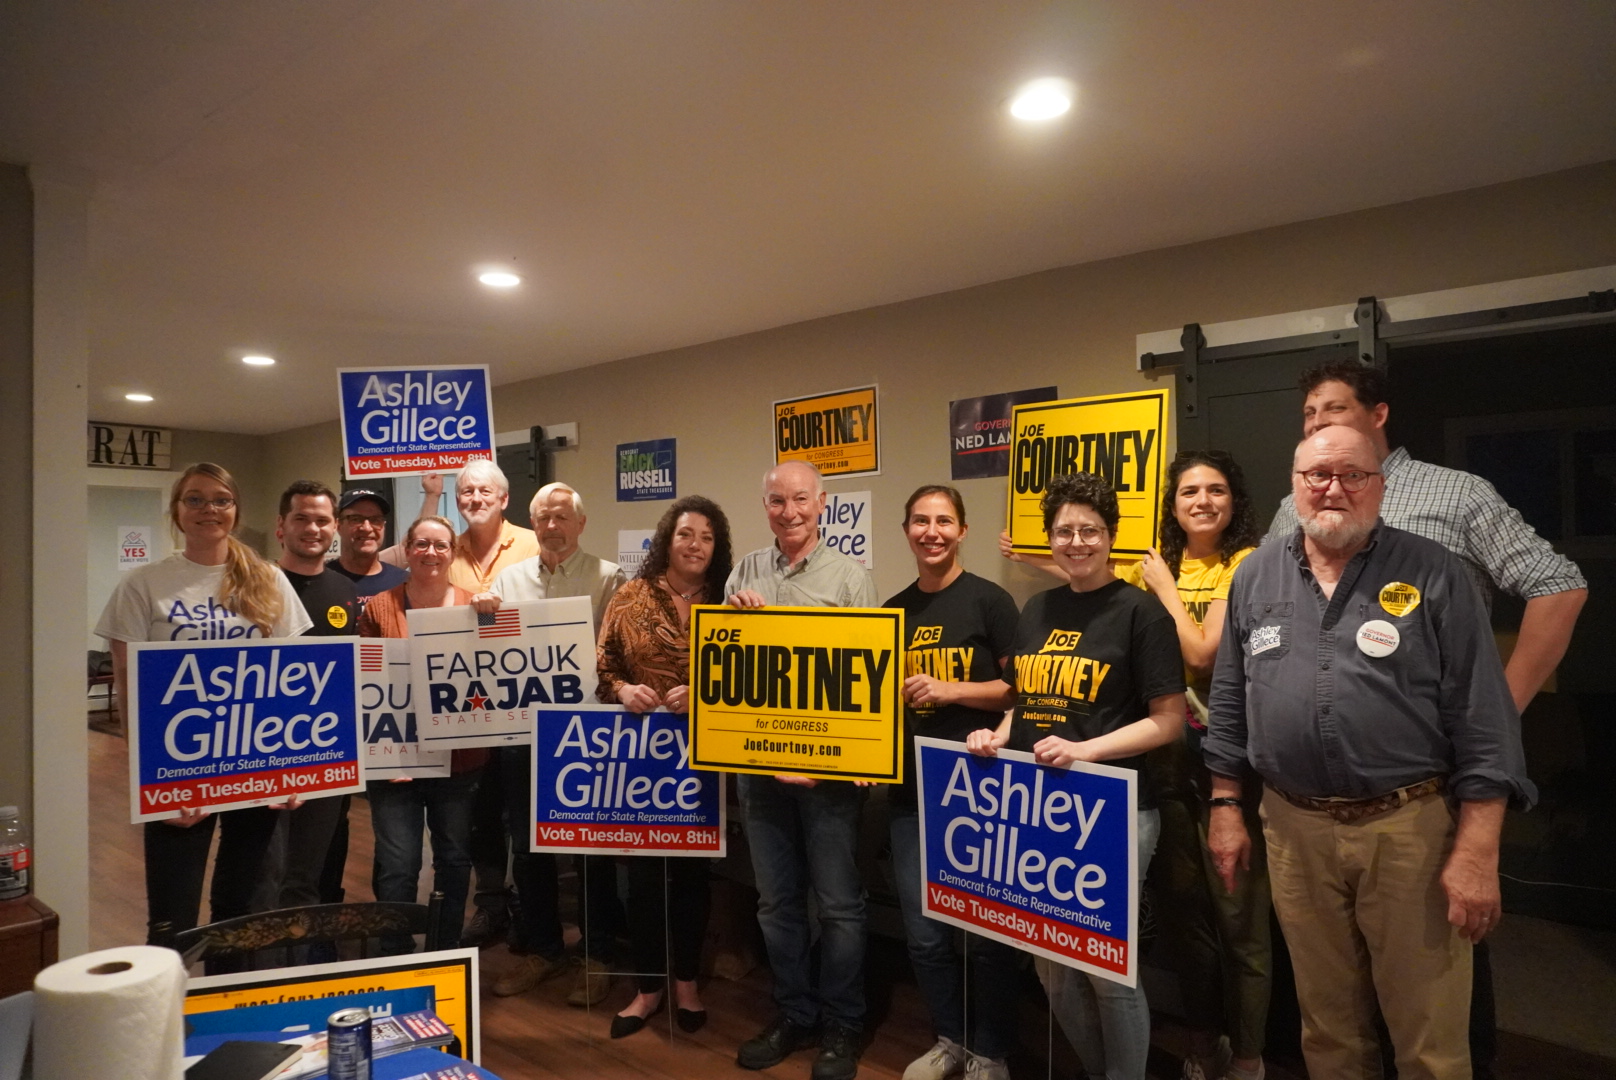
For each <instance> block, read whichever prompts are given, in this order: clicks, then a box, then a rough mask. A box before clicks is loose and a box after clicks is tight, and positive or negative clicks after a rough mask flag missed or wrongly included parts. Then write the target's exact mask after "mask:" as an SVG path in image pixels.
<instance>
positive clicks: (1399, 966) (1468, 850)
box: [1204, 426, 1536, 1080]
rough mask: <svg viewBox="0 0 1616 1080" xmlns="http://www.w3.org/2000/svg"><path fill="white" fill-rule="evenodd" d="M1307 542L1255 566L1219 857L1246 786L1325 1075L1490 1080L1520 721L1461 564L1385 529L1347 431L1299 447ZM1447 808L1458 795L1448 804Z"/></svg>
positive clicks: (1224, 863) (1209, 756) (1236, 671)
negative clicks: (1503, 857) (1485, 1050)
mask: <svg viewBox="0 0 1616 1080" xmlns="http://www.w3.org/2000/svg"><path fill="white" fill-rule="evenodd" d="M1292 490H1293V493H1294V496H1295V502H1296V508H1297V514H1298V517H1299V519H1300V526H1299V528H1298V529H1297V530H1296V532H1295V533H1293V534H1292V536H1291V537H1290V538H1289V540H1287V541H1286V542H1284V543H1272V544H1267V545H1265V546H1263V547H1262V548H1260V549H1259V550H1258V551H1256V552H1254V553H1253V554H1252V555H1250V556H1248V557H1247V559H1246V561H1245V562H1244V563H1243V564H1242V565H1241V567H1240V569H1239V570H1238V571H1236V573H1235V578H1234V584H1233V587H1232V590H1231V593H1230V596H1229V607H1228V615H1227V618H1226V620H1225V623H1224V632H1223V641H1222V644H1221V645H1220V647H1219V650H1218V663H1217V667H1216V670H1215V672H1214V675H1213V679H1212V691H1211V701H1210V706H1211V718H1210V723H1209V733H1208V736H1207V739H1206V742H1205V746H1204V752H1205V755H1206V761H1207V765H1208V767H1209V768H1210V769H1211V771H1212V773H1213V791H1212V794H1213V800H1212V806H1213V809H1212V820H1211V824H1210V829H1209V836H1208V843H1209V846H1210V847H1211V849H1212V855H1213V861H1214V863H1215V865H1216V866H1217V868H1218V871H1219V873H1220V874H1222V875H1223V876H1224V878H1225V881H1226V883H1227V882H1231V881H1232V878H1233V875H1234V872H1235V869H1236V867H1238V866H1242V865H1244V861H1245V859H1246V857H1247V854H1248V851H1249V846H1248V845H1249V840H1248V838H1247V835H1246V831H1245V826H1244V823H1243V820H1242V818H1241V814H1240V800H1241V799H1242V798H1243V797H1253V798H1254V797H1256V792H1255V791H1251V792H1249V793H1248V792H1246V790H1245V788H1246V786H1247V785H1246V783H1245V777H1247V776H1248V775H1249V773H1250V772H1251V771H1253V770H1254V771H1255V772H1256V773H1257V775H1258V776H1259V777H1260V778H1261V781H1262V782H1263V783H1264V784H1266V786H1267V787H1268V788H1269V796H1268V797H1265V798H1264V799H1263V806H1262V811H1263V819H1264V836H1265V838H1266V839H1267V841H1268V857H1269V872H1270V876H1271V879H1272V884H1273V892H1274V906H1275V909H1276V910H1277V912H1278V914H1279V918H1280V923H1281V925H1282V926H1283V927H1284V929H1285V937H1286V940H1287V942H1288V943H1289V944H1290V947H1291V955H1292V961H1293V964H1294V966H1295V969H1296V982H1297V993H1298V997H1299V999H1300V1002H1301V1006H1302V1014H1303V1025H1304V1031H1303V1050H1304V1052H1305V1053H1306V1055H1307V1060H1308V1069H1309V1071H1310V1072H1311V1073H1312V1074H1313V1075H1315V1076H1379V1075H1380V1052H1379V1043H1378V1039H1377V1038H1376V1035H1375V1028H1374V1017H1375V1009H1376V1006H1377V1004H1378V1006H1379V1008H1380V1011H1381V1012H1382V1013H1383V1014H1384V1016H1385V1019H1386V1024H1387V1027H1388V1029H1389V1030H1390V1032H1391V1036H1392V1043H1393V1045H1394V1048H1395V1051H1396V1058H1397V1065H1398V1072H1399V1076H1400V1077H1402V1078H1403V1080H1413V1078H1418V1077H1431V1078H1448V1077H1453V1078H1459V1077H1464V1078H1468V1077H1469V1076H1470V1054H1469V1046H1468V1039H1467V1027H1468V1024H1467V1020H1468V1016H1469V1004H1470V986H1471V975H1470V968H1471V943H1472V942H1474V941H1478V940H1480V939H1481V938H1482V937H1483V936H1485V935H1486V934H1487V932H1488V931H1489V930H1490V929H1491V928H1492V927H1493V926H1495V925H1496V924H1497V922H1498V919H1499V917H1500V915H1501V907H1500V901H1499V886H1498V836H1499V830H1500V827H1501V825H1502V822H1503V816H1504V809H1505V806H1506V805H1507V804H1508V803H1514V804H1516V805H1518V806H1528V805H1530V804H1531V802H1532V801H1533V800H1534V799H1535V798H1536V791H1535V790H1534V788H1533V787H1532V784H1531V782H1530V781H1529V780H1527V779H1526V770H1525V761H1524V754H1523V752H1522V749H1521V741H1520V718H1519V715H1518V714H1517V712H1516V710H1515V706H1514V703H1513V701H1512V700H1511V696H1510V692H1509V686H1508V683H1507V682H1506V681H1505V678H1504V670H1503V665H1502V663H1501V662H1500V660H1499V658H1498V653H1497V650H1496V647H1495V646H1494V644H1493V640H1492V634H1491V630H1490V627H1489V624H1488V620H1487V618H1486V613H1485V608H1484V607H1483V604H1482V601H1481V597H1480V595H1479V594H1478V593H1477V591H1476V589H1475V586H1474V585H1473V583H1472V582H1471V581H1470V579H1469V577H1468V576H1467V574H1466V572H1465V569H1464V567H1463V565H1462V564H1461V563H1460V561H1459V560H1458V558H1457V557H1455V556H1454V555H1453V554H1451V553H1450V552H1448V551H1447V549H1445V548H1444V547H1443V546H1442V545H1441V544H1438V543H1436V542H1435V541H1431V540H1427V539H1425V538H1423V537H1420V536H1416V535H1414V534H1412V533H1408V532H1404V531H1402V530H1400V529H1394V528H1391V527H1389V526H1386V525H1385V524H1384V523H1382V522H1380V520H1379V513H1380V506H1381V497H1382V495H1383V493H1384V490H1385V487H1384V478H1383V477H1382V476H1381V474H1380V459H1379V456H1378V455H1377V454H1376V452H1375V448H1374V445H1373V444H1372V443H1371V442H1370V441H1369V439H1368V438H1367V437H1366V436H1364V435H1363V433H1361V432H1358V431H1355V430H1353V429H1351V428H1347V427H1339V426H1335V427H1326V428H1322V429H1321V430H1319V431H1317V432H1316V433H1314V434H1313V435H1312V436H1311V437H1309V438H1308V439H1305V440H1304V441H1303V442H1302V444H1301V445H1300V446H1299V447H1298V448H1297V451H1296V458H1295V465H1294V471H1293V475H1292ZM1444 796H1446V797H1444Z"/></svg>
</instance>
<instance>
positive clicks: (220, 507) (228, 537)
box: [95, 461, 313, 943]
mask: <svg viewBox="0 0 1616 1080" xmlns="http://www.w3.org/2000/svg"><path fill="white" fill-rule="evenodd" d="M240 507H241V490H240V488H238V487H237V486H236V482H235V480H234V479H233V478H232V477H231V475H230V473H229V472H228V471H226V470H225V469H224V467H223V466H220V465H215V464H213V463H212V462H207V461H204V462H200V463H198V464H196V465H192V466H191V467H189V468H188V469H186V470H185V471H184V472H183V473H182V474H180V478H179V479H178V480H176V481H174V486H173V489H172V490H171V491H170V493H169V499H168V516H169V520H170V522H171V523H172V524H173V527H174V531H175V532H176V533H177V534H178V538H179V540H180V542H181V548H180V550H179V551H176V552H175V553H174V554H172V555H170V556H169V557H168V558H166V559H164V560H163V561H161V562H156V563H151V564H149V565H146V566H142V567H139V568H138V569H136V570H132V571H130V572H129V573H128V574H126V575H124V578H123V580H122V581H121V582H119V583H118V587H117V588H116V589H114V590H113V591H112V597H111V599H109V600H108V601H107V606H106V609H105V610H104V611H102V613H101V621H100V622H99V623H97V624H96V628H95V632H96V633H97V634H98V635H100V636H101V637H104V638H106V639H107V640H108V641H109V642H110V643H111V647H112V673H113V680H114V685H115V689H116V691H117V696H118V700H119V701H127V700H128V697H127V695H126V688H127V686H128V673H129V643H130V642H131V641H218V640H224V639H232V638H266V637H296V636H297V635H299V634H302V633H303V632H304V631H305V630H307V629H309V627H310V626H311V625H313V624H312V623H311V622H310V621H309V617H308V614H307V612H305V611H304V610H303V605H302V603H300V602H299V601H298V598H297V593H296V592H294V591H293V590H292V585H291V582H289V581H287V580H286V575H284V574H282V573H281V572H280V570H279V569H278V568H277V567H276V566H275V565H274V564H273V563H271V562H269V561H268V560H266V559H264V558H263V557H262V556H260V555H259V554H258V553H257V552H255V551H253V550H252V548H250V547H248V546H247V545H246V544H244V543H242V542H241V541H240V540H239V539H237V538H236V536H235V532H236V528H237V526H238V525H239V524H240V522H241V511H240ZM275 809H276V808H274V807H268V806H255V807H248V808H245V809H241V810H228V811H226V812H224V813H222V814H219V815H218V816H217V819H215V817H214V816H213V815H212V814H211V813H209V812H208V811H197V810H190V809H185V810H181V811H180V816H179V817H177V818H171V819H169V820H167V821H154V822H148V823H147V824H146V826H145V848H146V914H147V940H148V941H151V942H153V943H157V942H159V940H160V939H161V938H162V933H161V932H160V931H159V929H158V928H159V927H160V926H162V925H163V924H166V928H167V930H168V931H171V932H175V933H177V932H179V931H181V930H188V929H190V928H191V927H193V926H195V925H196V924H197V917H198V915H199V914H200V909H201V906H202V879H203V877H204V875H205V874H206V871H207V865H208V846H209V844H210V843H211V842H212V840H213V829H214V821H215V820H219V821H222V822H223V824H222V825H221V826H220V829H219V834H220V835H219V854H218V858H217V860H216V862H215V865H214V869H213V887H212V889H211V890H210V892H209V898H208V905H209V908H210V914H211V917H212V919H213V920H214V921H217V920H219V919H229V918H234V917H236V916H238V915H246V914H247V913H248V911H249V908H250V904H251V900H252V892H253V887H254V885H255V884H257V881H258V874H259V869H260V865H261V864H262V862H263V858H264V849H265V847H266V846H267V845H268V843H269V838H270V835H271V833H273V832H274V829H275Z"/></svg>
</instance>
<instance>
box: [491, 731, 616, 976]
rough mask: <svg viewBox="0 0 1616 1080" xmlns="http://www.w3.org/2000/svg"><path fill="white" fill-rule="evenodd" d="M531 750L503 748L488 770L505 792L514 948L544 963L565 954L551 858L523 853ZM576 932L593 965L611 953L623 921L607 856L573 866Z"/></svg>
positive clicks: (527, 839)
mask: <svg viewBox="0 0 1616 1080" xmlns="http://www.w3.org/2000/svg"><path fill="white" fill-rule="evenodd" d="M531 762H532V748H531V747H527V746H502V747H500V748H498V749H497V750H495V751H494V760H493V761H491V762H489V766H490V767H491V768H493V769H497V770H498V772H499V775H500V783H501V784H502V785H503V786H504V789H505V823H506V826H507V827H508V829H509V831H510V841H511V876H512V878H514V879H515V881H516V897H517V899H518V900H519V901H521V912H520V914H519V915H518V917H517V918H516V920H515V931H516V943H517V944H518V945H519V946H521V947H522V948H525V949H526V950H527V951H528V952H530V953H534V954H536V955H539V956H542V957H544V958H545V959H547V960H554V959H556V958H557V957H559V956H560V955H561V953H562V951H563V950H564V948H565V945H564V942H563V939H562V936H561V883H560V876H559V872H558V870H557V866H556V857H555V856H554V855H552V854H549V853H535V852H533V851H530V850H528V849H529V848H531V847H532V846H533V837H532V831H533V811H532V809H531V808H530V807H529V806H528V795H529V794H530V792H529V791H528V786H529V784H530V782H531V781H530V778H529V769H530V768H531V767H532V765H531ZM577 861H578V864H579V868H578V876H579V881H578V888H579V890H580V892H581V896H580V897H579V900H580V902H579V904H578V921H579V930H580V931H582V933H583V940H584V949H585V951H586V952H587V953H588V954H589V956H590V957H591V958H592V959H605V958H606V957H608V956H610V955H611V953H612V938H613V934H614V932H615V930H616V927H617V925H618V924H619V923H620V922H621V921H622V905H621V904H619V903H618V900H617V862H616V860H615V859H614V858H612V857H611V856H609V855H585V856H582V857H581V858H579V859H578V860H577Z"/></svg>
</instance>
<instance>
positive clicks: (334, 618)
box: [325, 604, 348, 630]
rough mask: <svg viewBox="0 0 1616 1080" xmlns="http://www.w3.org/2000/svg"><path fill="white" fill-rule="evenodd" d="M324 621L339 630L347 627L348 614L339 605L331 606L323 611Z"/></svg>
mask: <svg viewBox="0 0 1616 1080" xmlns="http://www.w3.org/2000/svg"><path fill="white" fill-rule="evenodd" d="M325 621H326V622H328V623H330V624H331V625H332V626H335V627H336V628H337V629H338V630H341V629H342V628H343V627H344V626H347V625H348V612H347V610H346V609H345V608H343V606H342V605H341V604H332V605H331V606H330V607H328V608H326V609H325Z"/></svg>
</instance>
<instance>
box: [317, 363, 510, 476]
mask: <svg viewBox="0 0 1616 1080" xmlns="http://www.w3.org/2000/svg"><path fill="white" fill-rule="evenodd" d="M337 395H338V399H339V402H340V404H341V406H342V412H341V418H342V447H343V462H344V464H343V469H344V472H343V475H344V476H346V477H347V478H348V479H349V480H362V479H365V478H367V477H380V476H414V475H417V474H419V473H428V472H453V471H456V470H459V469H462V468H464V467H465V466H466V463H467V462H470V461H476V460H478V459H486V460H488V461H492V460H494V401H493V397H492V395H491V394H490V393H489V380H488V367H487V365H475V364H466V365H460V366H455V367H407V368H338V369H337Z"/></svg>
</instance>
